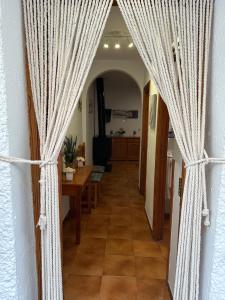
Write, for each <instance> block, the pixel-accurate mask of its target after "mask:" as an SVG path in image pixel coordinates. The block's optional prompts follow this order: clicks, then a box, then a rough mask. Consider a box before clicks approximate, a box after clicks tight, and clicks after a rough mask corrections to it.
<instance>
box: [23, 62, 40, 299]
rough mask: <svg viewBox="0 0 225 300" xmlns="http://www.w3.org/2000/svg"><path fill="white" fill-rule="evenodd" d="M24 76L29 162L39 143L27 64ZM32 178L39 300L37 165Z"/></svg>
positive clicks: (34, 167) (37, 154) (32, 172)
mask: <svg viewBox="0 0 225 300" xmlns="http://www.w3.org/2000/svg"><path fill="white" fill-rule="evenodd" d="M26 76H27V103H28V118H29V133H30V158H31V160H39V159H40V151H39V149H40V147H39V145H40V142H39V134H38V127H37V121H36V116H35V111H34V104H33V97H32V91H31V82H30V75H29V68H28V64H26ZM31 176H32V193H33V213H34V231H35V242H36V243H35V245H36V251H35V252H36V268H37V279H38V299H39V300H41V287H42V286H41V233H40V229H39V227H37V226H36V225H37V223H38V219H39V215H40V188H39V180H40V168H39V166H37V165H32V166H31Z"/></svg>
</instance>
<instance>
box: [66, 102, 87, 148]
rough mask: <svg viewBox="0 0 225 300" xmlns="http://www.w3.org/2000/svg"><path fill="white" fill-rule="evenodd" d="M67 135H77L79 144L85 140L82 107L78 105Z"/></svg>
mask: <svg viewBox="0 0 225 300" xmlns="http://www.w3.org/2000/svg"><path fill="white" fill-rule="evenodd" d="M66 135H67V136H69V135H72V136H73V137H77V146H78V145H80V144H81V143H82V142H83V136H82V108H81V111H80V110H79V108H78V106H77V107H76V109H75V111H74V114H73V118H72V120H71V123H70V126H69V128H68V130H67V133H66Z"/></svg>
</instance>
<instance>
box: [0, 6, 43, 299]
mask: <svg viewBox="0 0 225 300" xmlns="http://www.w3.org/2000/svg"><path fill="white" fill-rule="evenodd" d="M1 10H2V11H1V26H2V38H3V53H4V57H3V59H4V71H5V75H4V76H5V83H6V86H5V94H4V96H5V99H6V101H7V103H5V104H7V113H8V120H7V119H6V118H5V117H6V115H5V114H6V111H4V105H3V106H1V108H0V109H1V119H2V120H5V121H7V124H2V126H3V125H4V128H3V131H2V130H0V144H1V151H3V152H5V153H7V152H8V153H9V154H10V155H13V156H17V157H24V158H29V157H30V153H29V132H28V116H27V96H26V84H25V82H26V81H25V68H24V43H23V27H22V3H21V1H20V0H4V1H1ZM0 71H1V72H3V70H2V69H1V70H0ZM1 79H2V78H1ZM1 96H2V95H1ZM2 100H3V99H1V101H2ZM5 108H6V106H5ZM2 109H3V110H2ZM1 129H2V128H1ZM2 142H3V143H2ZM7 144H8V145H7ZM9 169H10V173H9V172H8V170H9ZM0 171H1V176H0V198H1V199H0V202H1V209H2V207H3V212H2V211H1V209H0V211H1V222H0V224H1V225H0V227H1V230H0V233H1V239H0V243H1V245H0V248H1V251H0V265H1V272H0V273H1V275H0V299H4V300H8V299H13V300H14V299H23V300H26V299H27V300H30V299H32V300H35V299H37V276H36V267H35V240H34V224H33V207H32V193H31V172H30V166H26V165H23V164H22V165H16V166H8V165H5V166H3V164H1V169H0ZM2 172H3V173H2ZM5 176H6V177H5ZM4 209H5V210H4ZM6 243H7V244H6Z"/></svg>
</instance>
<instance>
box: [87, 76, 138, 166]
mask: <svg viewBox="0 0 225 300" xmlns="http://www.w3.org/2000/svg"><path fill="white" fill-rule="evenodd" d="M97 77H101V78H103V81H104V89H105V90H104V95H105V108H106V111H107V113H108V114H109V115H108V119H107V120H106V135H107V136H115V135H119V132H118V131H119V129H123V130H124V134H123V136H126V137H132V136H133V137H134V136H137V137H140V133H141V106H142V101H141V90H140V88H139V86H138V84H137V82H136V81H135V80H134V79H133V78H132V77H131V76H130V75H128V74H127V73H125V72H121V71H116V70H110V71H107V72H104V73H102V74H99V75H98V76H97ZM97 77H96V78H97ZM84 101H85V103H86V105H85V107H86V112H85V115H86V118H85V121H86V160H87V162H90V163H92V162H93V156H92V148H93V137H94V136H97V135H98V113H97V102H96V86H95V79H94V80H93V81H92V82H91V84H90V85H89V87H88V90H87V94H86V99H83V102H84ZM116 110H117V111H124V113H125V112H126V111H132V112H134V114H135V116H134V117H133V118H126V117H122V116H116V115H115V114H116Z"/></svg>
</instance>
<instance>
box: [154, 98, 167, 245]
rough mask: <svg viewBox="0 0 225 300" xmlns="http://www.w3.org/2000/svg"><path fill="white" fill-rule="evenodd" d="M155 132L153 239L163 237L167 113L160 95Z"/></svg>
mask: <svg viewBox="0 0 225 300" xmlns="http://www.w3.org/2000/svg"><path fill="white" fill-rule="evenodd" d="M156 128H157V133H156V152H155V153H156V154H155V176H154V200H153V201H154V204H153V228H152V235H153V238H154V239H155V240H161V239H162V237H163V225H164V212H165V191H166V167H167V147H168V129H169V114H168V110H167V107H166V104H165V103H164V102H163V100H162V98H161V96H160V95H159V97H158V116H157V125H156Z"/></svg>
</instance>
